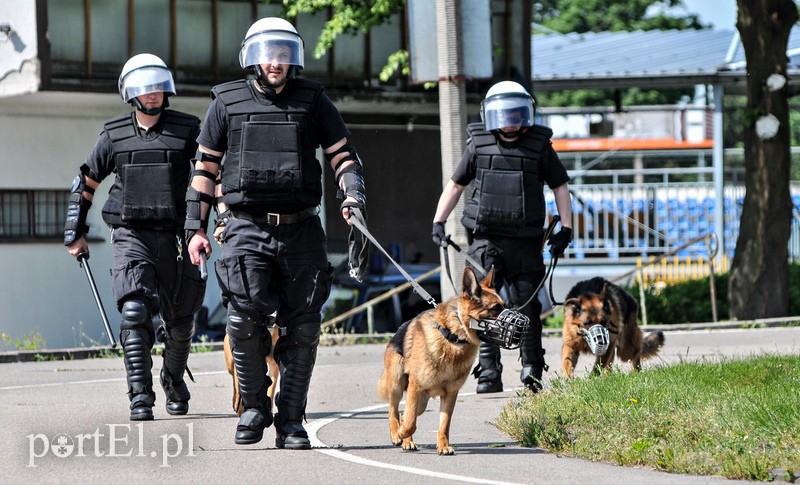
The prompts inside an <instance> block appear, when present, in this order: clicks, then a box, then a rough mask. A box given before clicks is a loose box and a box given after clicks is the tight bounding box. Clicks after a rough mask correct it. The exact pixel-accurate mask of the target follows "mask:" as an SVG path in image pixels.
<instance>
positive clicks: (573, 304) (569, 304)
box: [564, 298, 581, 317]
mask: <svg viewBox="0 0 800 485" xmlns="http://www.w3.org/2000/svg"><path fill="white" fill-rule="evenodd" d="M567 310H569V311H571V312H572V315H574V316H576V317H577V316H578V315H580V314H581V302H580V300H578V299H577V298H570V299H568V300H566V301H565V302H564V312H565V313H566V311H567Z"/></svg>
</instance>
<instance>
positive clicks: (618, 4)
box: [533, 0, 708, 106]
mask: <svg viewBox="0 0 800 485" xmlns="http://www.w3.org/2000/svg"><path fill="white" fill-rule="evenodd" d="M681 7H684V5H683V0H627V1H619V0H536V1H535V2H534V7H533V11H534V14H533V21H534V22H536V23H538V24H541V25H543V26H544V27H545V28H547V29H552V30H555V31H556V32H561V33H564V34H566V33H571V32H575V33H579V34H580V33H585V32H618V31H634V30H669V29H675V30H687V29H703V28H707V27H708V26H707V25H705V24H703V23H702V22H700V20H699V18H698V16H697V14H688V15H685V16H681V15H677V13H676V10H675V9H679V8H681ZM687 94H689V95H691V94H692V91H691V90H687V89H660V90H657V91H656V90H641V89H638V88H632V89H627V90H625V91H624V92H622V93H621V101H622V104H623V105H626V106H630V105H646V104H673V103H676V102H678V100H680V99H681V97H682V96H684V95H687ZM537 101H539V102H540V103H541V104H542V105H543V106H612V105H613V104H614V93H613V92H612V91H610V90H601V89H581V90H576V91H555V92H552V93H542V94H540V95H538V96H537Z"/></svg>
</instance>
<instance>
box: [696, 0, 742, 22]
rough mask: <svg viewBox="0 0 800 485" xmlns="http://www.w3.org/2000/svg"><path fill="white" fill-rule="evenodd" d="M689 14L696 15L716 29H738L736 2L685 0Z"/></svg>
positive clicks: (725, 0) (732, 0)
mask: <svg viewBox="0 0 800 485" xmlns="http://www.w3.org/2000/svg"><path fill="white" fill-rule="evenodd" d="M683 4H684V5H685V6H686V11H687V12H688V13H696V14H698V15H699V16H700V20H701V21H702V22H703V23H712V24H714V28H715V29H736V0H683Z"/></svg>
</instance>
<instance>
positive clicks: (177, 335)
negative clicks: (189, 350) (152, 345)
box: [164, 319, 194, 342]
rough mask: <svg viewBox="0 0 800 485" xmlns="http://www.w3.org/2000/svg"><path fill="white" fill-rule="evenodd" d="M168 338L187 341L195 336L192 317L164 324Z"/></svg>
mask: <svg viewBox="0 0 800 485" xmlns="http://www.w3.org/2000/svg"><path fill="white" fill-rule="evenodd" d="M164 327H166V328H165V330H166V334H167V336H168V338H170V339H172V340H174V341H176V342H186V341H187V340H191V339H192V337H193V336H194V323H193V322H192V320H191V319H189V320H188V321H181V322H170V323H168V324H165V325H164Z"/></svg>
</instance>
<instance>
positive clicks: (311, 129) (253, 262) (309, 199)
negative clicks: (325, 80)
mask: <svg viewBox="0 0 800 485" xmlns="http://www.w3.org/2000/svg"><path fill="white" fill-rule="evenodd" d="M212 96H213V98H214V99H213V101H212V103H211V105H210V106H209V109H208V113H207V115H206V121H205V123H204V126H203V131H202V133H201V135H200V138H199V139H198V141H199V143H200V145H202V146H204V147H207V148H209V149H211V150H214V151H218V152H222V153H225V154H226V155H225V160H224V163H223V165H222V179H221V180H222V181H221V183H222V194H223V197H222V199H223V201H224V202H225V203H226V204H227V206H228V208H229V209H230V211H231V219H230V220H229V221H228V222H227V224H226V225H225V229H224V232H223V233H222V235H221V238H220V240H221V242H222V243H223V246H222V254H221V256H220V257H219V259H218V261H217V263H216V272H217V278H218V280H219V284H220V289H221V291H222V299H223V303H224V304H225V305H226V307H227V310H228V325H227V334H228V338H229V340H230V342H231V346H232V349H233V357H234V363H235V366H236V370H237V373H238V378H239V394H240V396H241V398H242V401H243V404H244V407H245V409H249V408H253V409H261V410H268V409H269V405H268V403H267V388H268V387H269V384H270V382H269V378H268V377H267V376H266V364H265V360H264V357H265V356H266V354H267V353H269V351H270V344H271V341H270V338H269V335H268V333H267V328H266V323H267V321H268V316H269V315H270V314H272V313H273V312H276V311H277V323H278V325H279V326H280V327H281V337H280V339H279V340H278V342H277V344H276V347H275V352H274V356H275V360H276V361H277V362H278V365H279V368H280V373H281V380H280V390H279V392H278V396H277V397H276V406H277V409H278V414H277V415H276V417H275V422H276V428H277V429H278V443H277V444H278V446H279V447H283V445H284V442H283V441H282V440H283V439H284V438H285V437H286V436H287V435H288V436H292V435H293V434H296V435H297V436H298V437H300V436H302V435H305V431H304V430H303V429H302V426H301V422H302V420H303V419H304V416H305V408H306V396H307V393H308V388H309V383H310V381H311V374H312V371H313V368H314V363H315V360H316V352H317V346H318V344H319V335H320V323H321V320H322V315H321V310H322V305H323V304H324V303H325V301H326V300H327V298H328V295H329V293H330V288H331V280H332V275H333V268H332V267H331V265H330V263H329V262H328V257H327V248H326V240H325V233H324V231H323V229H322V225H321V222H320V219H319V216H318V215H317V213H318V206H319V204H320V201H321V197H322V172H321V167H320V162H319V161H318V160H317V159H316V156H315V150H316V149H317V147H319V146H322V147H330V146H332V145H334V144H335V143H336V142H338V141H339V140H341V139H342V138H344V137H346V136H347V135H349V132H348V130H347V127H346V126H345V124H344V122H343V121H342V118H341V116H340V114H339V112H338V111H337V110H336V108H335V106H334V105H333V103H332V102H331V101H330V99H329V98H328V97H327V96H326V95H325V94H324V92H323V88H322V85H321V84H319V83H317V82H314V81H310V80H306V79H291V80H289V82H288V83H287V84H286V85H285V86H284V88H283V90H282V91H281V92H280V93H279V94H275V95H270V96H268V95H265V94H264V93H261V92H259V91H258V90H256V89H255V88H254V86H253V83H252V82H247V81H234V82H231V83H225V84H222V85H219V86H216V87H215V88H214V89H213V90H212ZM262 415H263V411H259V412H258V413H256V414H255V416H257V418H255V419H258V420H261V419H263V418H262ZM242 419H243V420H244V422H241V421H240V425H243V426H245V428H246V427H247V425H248V424H251V423H249V422H248V419H249V418H247V417H246V415H245V414H243V415H242ZM266 419H267V420H268V421H269V419H270V418H266ZM268 424H269V423H268V422H267V425H268ZM259 439H260V437H259ZM305 439H306V438H304V437H303V438H301V440H303V443H304V441H305ZM287 446H289V445H288V444H287Z"/></svg>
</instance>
